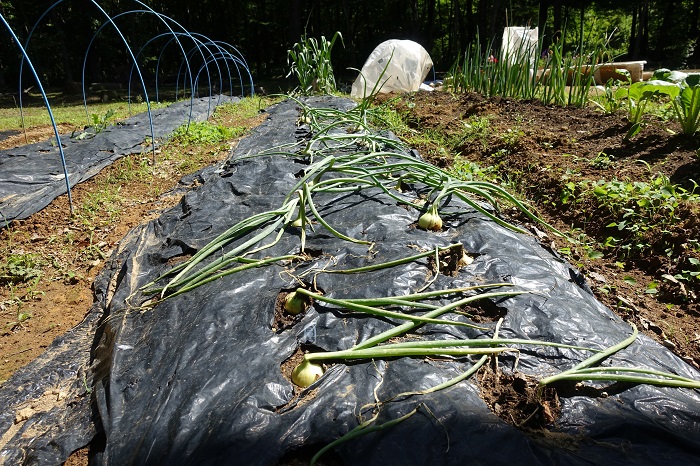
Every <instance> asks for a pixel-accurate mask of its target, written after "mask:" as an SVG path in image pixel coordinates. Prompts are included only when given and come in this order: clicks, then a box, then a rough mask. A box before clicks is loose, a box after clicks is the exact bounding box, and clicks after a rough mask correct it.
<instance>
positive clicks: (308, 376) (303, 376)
mask: <svg viewBox="0 0 700 466" xmlns="http://www.w3.org/2000/svg"><path fill="white" fill-rule="evenodd" d="M322 375H323V367H321V366H320V365H318V364H314V363H312V362H309V361H307V360H306V359H304V360H303V361H302V362H301V364H299V365H298V366H297V367H295V368H294V370H293V371H292V382H293V383H294V385H297V386H299V387H301V388H306V387H308V386H309V385H311V384H312V383H314V382H316V381H317V380H318V379H319V378H321V376H322Z"/></svg>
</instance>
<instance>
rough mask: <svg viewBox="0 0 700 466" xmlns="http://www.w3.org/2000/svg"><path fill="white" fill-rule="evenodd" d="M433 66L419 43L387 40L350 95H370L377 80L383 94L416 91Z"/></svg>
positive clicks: (367, 65)
mask: <svg viewBox="0 0 700 466" xmlns="http://www.w3.org/2000/svg"><path fill="white" fill-rule="evenodd" d="M387 63H388V66H387ZM432 67H433V60H432V59H431V58H430V55H429V54H428V52H427V51H426V50H425V49H424V48H423V46H421V45H420V44H418V43H416V42H413V41H410V40H397V39H391V40H387V41H386V42H382V43H381V44H379V45H378V46H377V47H376V48H375V49H374V50H373V51H372V53H371V54H370V56H369V58H367V61H366V62H365V64H364V65H363V66H362V72H361V73H360V75H359V76H358V77H357V79H356V80H355V82H354V83H353V85H352V91H351V92H350V96H351V97H353V98H356V99H361V98H363V97H365V96H366V95H369V94H370V93H371V92H372V89H374V86H375V85H376V84H377V82H378V81H380V86H381V88H380V90H379V92H382V93H389V92H394V91H396V92H412V91H417V90H418V88H419V87H420V85H421V83H422V82H423V80H424V79H425V77H426V76H427V75H428V72H429V71H430V69H431V68H432ZM385 68H386V72H384V75H382V72H383V71H384V69H385ZM380 77H381V80H380Z"/></svg>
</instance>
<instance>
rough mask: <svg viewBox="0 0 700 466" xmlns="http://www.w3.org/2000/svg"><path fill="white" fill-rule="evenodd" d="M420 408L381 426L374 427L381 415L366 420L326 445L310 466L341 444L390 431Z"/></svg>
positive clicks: (313, 458)
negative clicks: (386, 430)
mask: <svg viewBox="0 0 700 466" xmlns="http://www.w3.org/2000/svg"><path fill="white" fill-rule="evenodd" d="M419 407H420V405H419V406H418V407H416V408H414V409H413V410H412V411H410V412H409V413H407V414H404V415H403V416H401V417H399V418H396V419H392V420H391V421H387V422H385V423H383V424H379V425H376V426H373V425H372V424H373V423H374V422H375V421H376V420H377V418H378V417H379V413H376V414H375V415H374V416H372V417H371V418H370V419H368V420H366V421H364V422H362V423H360V424H359V425H358V426H357V427H355V428H354V429H352V430H351V431H350V432H348V433H347V434H345V435H343V436H342V437H340V438H339V439H337V440H334V441H333V442H331V443H329V444H328V445H326V446H325V447H323V448H321V449H320V450H319V451H318V453H316V454H315V455H314V456H313V457H312V458H311V461H310V462H309V466H314V465H315V464H316V462H317V461H318V460H319V459H320V458H321V456H323V454H324V453H326V452H327V451H328V450H330V449H331V448H334V447H336V446H338V445H340V444H341V443H345V442H347V441H350V440H352V439H354V438H356V437H359V436H361V435H367V434H371V433H372V432H377V431H380V430H383V429H388V428H390V427H393V426H395V425H396V424H398V423H400V422H403V421H405V420H406V419H408V418H409V417H411V416H413V415H414V414H416V413H417V412H418V408H419Z"/></svg>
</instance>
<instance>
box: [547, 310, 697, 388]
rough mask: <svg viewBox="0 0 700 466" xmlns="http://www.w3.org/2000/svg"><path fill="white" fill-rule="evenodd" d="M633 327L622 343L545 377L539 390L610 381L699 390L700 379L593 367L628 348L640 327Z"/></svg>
mask: <svg viewBox="0 0 700 466" xmlns="http://www.w3.org/2000/svg"><path fill="white" fill-rule="evenodd" d="M631 325H632V334H631V335H630V336H629V337H628V338H626V339H625V340H623V341H622V342H620V343H618V344H616V345H613V346H611V347H610V348H608V349H606V350H605V351H601V352H599V353H596V354H594V355H593V356H591V357H590V358H588V359H586V360H584V361H582V362H580V363H579V364H577V365H575V366H574V367H572V368H571V369H568V370H566V371H563V372H560V373H559V374H555V375H552V376H550V377H546V378H544V379H542V380H540V382H539V386H540V387H544V386H545V385H549V384H552V383H555V382H559V381H562V380H576V381H583V380H607V381H614V382H625V383H633V384H646V385H656V386H661V387H677V388H695V389H700V380H693V379H690V378H687V377H681V376H679V375H677V374H671V373H669V372H661V371H656V370H653V369H644V368H639V367H620V366H606V367H594V366H597V365H598V364H600V363H601V362H602V361H603V360H605V359H607V358H609V357H610V356H612V355H613V354H615V353H617V352H618V351H621V350H623V349H625V348H627V347H628V346H629V345H631V344H632V343H634V341H635V340H636V339H637V327H636V326H635V325H634V324H631Z"/></svg>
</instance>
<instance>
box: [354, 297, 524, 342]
mask: <svg viewBox="0 0 700 466" xmlns="http://www.w3.org/2000/svg"><path fill="white" fill-rule="evenodd" d="M525 293H528V292H527V291H499V292H494V293H482V294H478V295H476V296H470V297H468V298H464V299H460V300H457V301H454V302H452V303H449V304H446V305H444V306H440V307H439V308H437V309H433V310H432V311H430V312H427V313H425V314H423V317H427V318H431V319H434V318H436V317H439V316H441V315H443V314H445V313H447V312H450V311H451V310H452V309H455V308H458V307H460V306H464V305H465V304H469V303H473V302H474V301H478V300H480V299H486V298H507V297H512V296H518V295H521V294H525ZM418 325H420V324H419V323H418V324H417V323H415V322H406V323H404V324H401V325H397V326H396V327H394V328H393V329H389V330H386V331H384V332H382V333H380V334H379V335H376V336H374V337H372V338H369V339H367V340H365V341H363V342H362V343H359V344H357V345H355V346H354V347H353V348H352V349H353V350H360V349H365V348H371V347H372V346H376V345H378V344H379V343H383V342H385V341H387V340H389V339H391V338H394V337H397V336H399V335H403V334H404V333H407V332H410V331H411V330H413V329H414V328H416V327H417V326H418Z"/></svg>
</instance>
